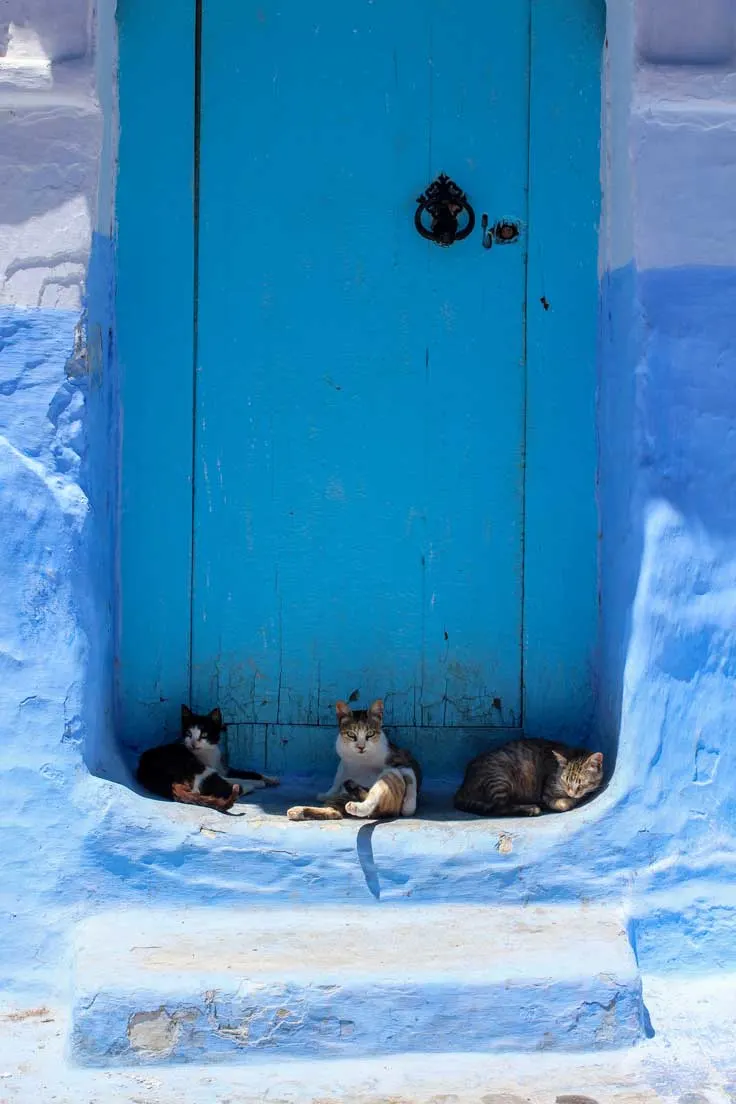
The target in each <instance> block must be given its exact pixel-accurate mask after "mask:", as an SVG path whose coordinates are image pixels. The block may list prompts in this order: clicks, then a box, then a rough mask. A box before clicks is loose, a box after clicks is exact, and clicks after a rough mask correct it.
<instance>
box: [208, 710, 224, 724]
mask: <svg viewBox="0 0 736 1104" xmlns="http://www.w3.org/2000/svg"><path fill="white" fill-rule="evenodd" d="M210 720H211V721H212V723H213V724H216V725H217V726H218V727H219V728H222V713H221V712H220V707H219V705H216V706H215V708H214V709H212V710H211V711H210Z"/></svg>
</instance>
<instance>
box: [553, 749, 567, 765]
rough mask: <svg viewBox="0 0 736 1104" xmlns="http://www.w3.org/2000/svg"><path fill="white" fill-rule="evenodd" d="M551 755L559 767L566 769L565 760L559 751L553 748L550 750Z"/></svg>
mask: <svg viewBox="0 0 736 1104" xmlns="http://www.w3.org/2000/svg"><path fill="white" fill-rule="evenodd" d="M552 754H553V755H554V757H555V759H556V760H557V762H558V763H559V764H560V766H561V767H566V766H567V759H566V758H565V756H564V755H563V754H562V752H561V751H555V750H554V748H553V749H552Z"/></svg>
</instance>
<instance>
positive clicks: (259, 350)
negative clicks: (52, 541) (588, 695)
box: [193, 0, 529, 767]
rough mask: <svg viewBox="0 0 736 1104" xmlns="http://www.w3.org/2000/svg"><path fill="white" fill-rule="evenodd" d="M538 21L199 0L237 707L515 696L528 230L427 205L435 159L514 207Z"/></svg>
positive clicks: (209, 663)
mask: <svg viewBox="0 0 736 1104" xmlns="http://www.w3.org/2000/svg"><path fill="white" fill-rule="evenodd" d="M528 42H529V31H528V3H520V4H518V5H513V6H509V5H504V4H502V3H500V0H496V2H495V3H492V4H488V3H486V2H485V0H477V2H476V3H473V4H471V5H469V6H468V5H467V4H466V5H463V4H462V3H461V2H460V0H433V2H432V3H428V2H427V0H411V3H409V2H408V0H407V3H406V4H404V5H403V6H402V7H401V10H400V11H398V10H396V9H394V8H392V7H390V6H389V5H385V4H379V3H377V4H374V5H371V4H365V3H364V2H363V0H349V2H347V0H346V2H342V3H338V2H337V0H320V2H319V3H313V4H310V5H309V6H305V5H303V4H299V3H297V2H296V0H286V3H284V4H282V5H281V6H280V7H278V8H276V9H271V8H268V7H264V6H263V5H262V4H260V3H256V2H255V0H244V2H236V0H220V2H215V0H207V2H206V3H205V5H204V19H203V33H202V147H201V150H202V176H201V208H200V259H201V263H200V277H201V279H200V289H199V322H200V327H199V342H198V357H197V373H198V375H197V378H198V386H197V456H196V477H195V478H196V487H195V517H196V525H195V561H196V562H195V572H194V599H193V600H194V617H193V626H194V639H193V657H194V668H193V685H194V690H195V698H196V701H197V702H198V703H199V704H202V705H203V704H205V703H206V702H207V701H209V700H211V699H212V698H213V697H215V696H216V697H217V698H218V700H219V701H220V702H221V704H222V705H223V707H224V708H225V709H226V711H227V715H228V718H229V719H231V720H237V721H239V722H241V724H242V726H243V727H244V726H245V725H248V724H250V725H251V726H263V725H265V724H268V725H269V730H270V731H272V730H273V729H274V727H280V728H281V729H282V730H283V729H286V728H289V729H291V730H292V731H296V730H297V729H298V728H299V727H300V726H304V728H305V729H310V730H311V729H312V728H314V727H316V726H318V725H319V724H326V725H329V726H330V730H331V728H332V726H333V724H334V701H335V698H336V697H347V696H348V695H349V694H350V692H351V691H352V690H357V691H359V692H360V696H361V697H362V698H370V697H375V696H378V695H381V696H385V697H386V700H387V714H388V716H389V717H390V719H391V720H392V721H393V722H394V723H397V724H404V725H412V724H416V725H425V726H429V725H431V726H435V727H444V726H461V727H465V726H468V725H478V726H488V727H491V726H503V725H516V724H518V723H519V714H520V682H521V631H520V616H521V518H522V510H521V498H522V494H521V491H522V487H521V472H522V469H521V444H522V432H523V413H524V405H523V400H524V378H523V376H524V363H523V325H524V312H523V301H524V290H525V284H524V278H525V265H524V245H523V241H520V242H518V243H517V244H516V245H514V246H510V247H508V248H507V249H501V248H498V249H495V250H493V251H492V252H489V251H487V250H484V249H483V248H482V246H481V238H480V225H478V227H477V229H476V233H475V235H473V236H472V238H470V239H468V240H467V241H464V242H461V243H458V244H457V245H455V246H454V247H453V248H452V249H444V250H443V249H438V247H437V246H436V245H434V244H430V243H428V242H426V241H425V240H424V239H423V238H421V237H420V236H419V235H418V234H417V232H416V229H415V227H414V213H415V210H416V196H417V195H418V194H419V193H420V192H421V191H422V190H423V189H424V188H426V187H427V185H428V184H429V183H430V182H431V179H432V177H433V176H434V175H435V174H436V173H437V172H439V171H440V170H445V171H448V172H450V173H451V174H452V175H453V176H454V177H456V178H457V180H458V182H459V184H460V185H461V186H462V187H464V188H466V189H467V190H468V192H469V194H470V195H471V199H472V202H473V203H475V204H476V208H477V214H478V219H479V221H480V215H481V213H482V211H483V210H488V211H489V213H490V214H491V217H492V218H493V219H494V220H495V218H501V217H507V218H519V219H521V220H522V221H525V217H526V183H527V176H528V172H527V169H528V166H527V155H528V143H527V131H526V128H527V124H528V109H527V94H528ZM254 104H257V109H254V108H253V107H252V106H251V105H254ZM234 105H237V110H233V106H234ZM305 739H306V736H305ZM290 740H291V737H290ZM296 743H297V738H296V736H295V737H294V739H293V740H291V747H290V751H289V758H290V762H291V764H292V767H293V766H294V765H297V766H299V765H301V766H303V765H304V762H305V761H306V759H307V758H308V753H307V749H306V748H305V749H304V750H303V752H301V753H300V749H299V748H297V747H296Z"/></svg>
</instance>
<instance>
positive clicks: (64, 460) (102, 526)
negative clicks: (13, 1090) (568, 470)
mask: <svg viewBox="0 0 736 1104" xmlns="http://www.w3.org/2000/svg"><path fill="white" fill-rule="evenodd" d="M16 7H17V8H18V9H19V10H18V11H17V13H16V14H15V16H14V22H13V24H12V26H11V27H10V28H9V29H8V32H7V35H6V36H5V37H7V39H8V44H7V52H6V54H5V57H4V58H3V59H2V61H1V62H0V107H1V108H2V128H3V141H2V143H1V144H0V166H1V171H2V179H3V198H4V204H3V212H2V215H1V216H0V221H1V222H2V225H1V226H0V261H1V263H2V270H3V277H2V315H1V317H0V323H1V325H2V331H1V338H2V348H1V349H0V394H1V396H2V398H1V400H0V418H1V419H2V429H1V430H0V433H1V434H2V437H1V439H0V448H1V450H2V464H3V496H2V506H1V509H2V519H1V521H0V555H1V557H2V564H3V601H2V604H1V609H2V613H1V615H0V617H1V620H0V625H1V629H2V643H1V652H2V663H3V690H2V693H3V703H4V707H5V708H4V709H3V733H2V742H1V743H0V748H1V750H0V761H1V762H2V765H3V769H4V776H5V779H6V782H7V784H6V787H5V794H4V802H3V808H4V815H3V817H2V820H3V824H4V826H6V825H7V827H6V832H5V835H6V836H7V837H8V839H10V840H12V847H11V846H6V847H4V848H3V851H2V855H1V856H0V908H1V909H2V933H3V938H2V940H0V985H1V986H2V990H3V993H4V999H5V1000H6V1001H9V1002H10V1003H11V1005H12V1006H13V1007H14V1008H16V1009H17V1008H20V1009H23V1008H28V1007H31V1006H36V1007H40V1006H42V1005H48V1006H49V1007H62V1006H63V1005H64V1003H65V1002H66V1001H67V1000H68V997H69V982H70V976H71V963H70V957H69V956H70V951H71V946H72V943H73V936H74V932H75V930H76V925H77V924H79V923H81V922H82V921H86V920H88V919H89V918H90V917H92V916H94V915H95V914H97V913H100V912H103V911H104V910H116V911H120V910H123V909H126V908H132V907H134V906H135V907H142V908H146V907H147V906H148V905H149V903H150V902H151V900H152V899H155V900H156V902H157V905H158V906H159V907H162V908H170V909H172V910H176V909H183V908H185V907H186V906H202V907H205V906H206V907H213V906H224V907H228V908H229V907H230V906H231V905H233V904H237V905H239V906H240V907H243V908H247V906H248V905H250V904H252V903H253V901H254V900H256V899H257V900H258V901H260V902H262V903H263V902H264V901H267V902H268V903H269V904H273V905H274V906H275V907H282V906H283V907H285V908H287V909H293V906H294V904H295V902H296V903H299V905H300V906H304V905H305V904H309V905H311V906H314V907H316V906H319V905H334V904H335V902H336V900H344V899H350V901H351V902H352V904H353V905H355V904H362V905H364V906H365V908H366V909H367V910H375V909H378V908H381V907H383V906H384V905H389V904H392V903H396V904H397V905H401V904H403V905H404V907H407V908H410V907H411V905H412V903H413V902H419V903H420V904H422V905H426V906H431V905H437V906H439V907H444V906H445V905H446V904H447V903H448V902H449V901H452V902H457V903H463V902H465V903H471V904H472V903H480V904H485V905H486V906H487V907H488V914H489V923H492V922H493V916H494V906H499V905H503V906H507V907H510V906H514V905H518V906H519V907H520V908H521V906H525V907H528V906H529V904H530V903H535V902H536V903H541V902H544V903H547V904H549V905H550V906H558V907H559V906H562V905H566V906H570V905H572V906H575V905H579V904H580V903H581V902H583V903H585V902H588V901H591V900H599V901H602V902H604V903H605V904H606V905H607V906H609V907H611V908H614V909H616V910H618V911H619V913H620V916H621V918H622V921H623V922H625V923H626V924H627V927H628V932H629V935H630V938H631V940H632V943H633V947H634V951H635V953H636V956H637V960H638V965H639V968H640V970H641V971H642V973H643V974H644V978H645V986H644V988H645V998H646V989H647V981H646V978H647V974H648V973H649V972H651V971H658V972H662V973H665V972H667V971H673V970H683V969H689V970H693V971H701V972H707V971H716V970H720V971H723V970H727V969H733V967H734V948H735V947H736V943H735V942H734V939H733V930H734V922H735V920H736V879H735V878H734V873H735V870H734V866H735V860H736V810H735V809H734V798H733V793H734V790H735V788H736V761H735V756H736V752H735V751H734V747H733V740H732V739H731V732H732V729H733V728H734V727H735V726H736V697H735V696H734V694H733V656H734V648H735V646H736V623H735V620H734V593H736V539H735V534H734V532H733V518H734V503H733V495H734V490H733V486H734V475H735V474H736V473H735V472H734V466H735V465H736V461H735V460H734V452H733V444H732V442H733V440H734V437H735V435H734V429H735V428H736V410H734V397H733V388H732V382H731V381H732V378H733V374H734V368H736V365H734V363H733V362H734V360H735V359H736V351H735V350H736V341H735V340H734V339H735V338H736V332H735V331H736V322H734V316H733V311H732V302H733V291H734V286H735V285H736V265H734V260H733V258H734V256H735V255H736V212H735V209H734V206H733V201H732V196H733V194H734V187H733V184H734V173H735V172H736V116H735V115H734V109H733V107H732V105H733V87H734V82H735V81H736V74H735V69H736V47H735V46H734V38H733V12H732V7H731V5H730V4H729V3H728V0H709V2H708V3H705V2H704V0H699V3H697V4H694V3H692V2H691V0H669V2H668V3H667V4H664V3H663V2H660V0H656V2H655V0H638V2H637V3H633V2H632V3H623V2H622V3H620V4H616V5H613V4H611V5H610V7H609V13H608V32H607V33H608V48H607V53H606V67H605V113H604V115H605V117H604V160H603V185H604V214H605V218H604V225H603V233H602V255H601V304H602V307H601V315H600V318H601V348H600V360H599V404H598V436H599V462H600V479H599V506H600V517H601V533H602V536H601V545H600V548H601V552H600V618H601V619H600V638H599V661H598V665H597V671H596V677H597V684H598V705H599V725H600V732H601V734H602V738H603V739H605V740H606V742H607V743H606V750H608V751H610V752H612V751H613V750H614V748H615V747H616V745H618V754H617V759H616V769H615V773H614V775H613V779H612V781H611V784H610V786H609V788H608V790H607V791H606V793H605V794H604V795H602V796H601V797H600V798H599V799H598V800H597V801H596V802H595V803H593V804H592V805H590V806H589V807H587V808H586V809H583V810H580V811H578V812H576V813H573V814H568V815H565V816H563V817H557V818H545V819H544V820H543V821H541V822H539V823H531V824H526V823H525V824H519V823H518V822H510V823H505V824H499V823H490V824H486V823H481V822H471V821H469V820H464V821H462V822H459V821H458V822H455V821H441V820H437V821H430V820H421V821H416V822H414V823H408V824H402V825H379V826H378V827H377V828H372V827H371V826H361V827H360V828H358V827H357V826H355V825H349V824H345V825H337V826H334V827H333V826H322V825H310V826H304V827H301V826H296V825H287V824H284V823H283V821H282V819H281V818H278V817H276V816H273V815H268V814H260V813H259V812H258V811H257V810H255V809H248V814H247V816H245V817H243V818H240V819H235V818H215V817H214V816H212V815H211V814H206V815H204V816H200V815H199V814H198V813H197V812H196V811H194V810H191V809H182V808H174V807H170V806H164V805H162V804H159V803H153V802H150V801H148V800H146V799H144V798H143V797H142V796H140V795H138V794H136V793H134V792H132V791H131V790H129V789H127V788H126V787H125V786H124V785H122V784H120V782H121V780H124V773H123V768H122V766H121V765H120V764H119V762H118V758H117V753H116V751H115V742H114V734H113V718H112V709H111V687H112V623H113V619H114V611H115V609H116V591H115V587H116V582H115V580H116V574H115V562H114V557H113V533H114V527H115V519H116V510H117V507H116V502H117V485H118V484H117V461H116V457H117V451H118V440H119V432H120V424H119V412H118V403H117V388H118V381H117V378H116V375H115V359H114V357H113V356H112V348H111V344H110V333H111V330H112V317H111V312H110V287H111V278H112V263H111V252H110V245H109V241H110V236H111V217H110V206H109V196H110V194H111V190H110V175H109V174H110V165H111V163H112V152H113V150H114V149H115V146H116V142H117V136H116V133H115V113H114V107H113V102H114V97H113V94H112V73H113V71H114V66H113V61H112V57H113V34H112V32H113V25H112V11H111V10H110V8H109V7H106V6H105V5H104V4H100V5H98V24H97V32H96V36H95V41H96V43H97V50H98V53H97V68H98V71H99V81H98V85H97V91H95V76H94V66H93V64H92V62H91V61H90V60H89V55H90V50H89V44H88V41H87V37H86V36H87V26H88V22H87V12H86V7H85V5H82V4H80V5H75V4H68V5H65V9H64V13H63V15H60V14H59V12H58V10H57V6H56V5H54V6H52V5H51V3H50V2H49V3H48V4H46V5H44V4H42V3H34V4H30V3H29V4H28V5H27V10H23V5H22V3H20V0H19V2H18V4H17V5H16ZM706 15H707V18H706ZM158 61H159V63H160V64H161V65H164V64H165V59H163V58H159V59H158ZM165 129H166V128H165V126H164V132H165ZM101 151H102V152H101ZM19 170H20V171H19ZM100 182H101V183H100ZM85 271H86V272H87V278H86V283H85V279H84V274H85ZM550 298H551V297H550ZM85 307H86V308H87V312H88V313H87V318H86V325H82V326H81V327H80V323H84V322H85V319H84V310H85ZM113 337H114V330H113ZM123 428H124V427H123ZM328 773H329V771H328V770H327V769H326V770H325V774H328ZM501 836H503V839H501V838H500V837H501ZM499 844H501V846H499ZM711 989H712V991H713V992H714V993H716V996H717V994H718V993H719V992H720V990H718V987H717V986H711ZM718 999H720V998H718ZM665 1005H666V1001H664V1000H663V1001H660V1004H659V1005H658V1007H659V1008H660V1009H661V1010H662V1015H664V1014H665V1012H664V1009H665ZM141 1011H143V1010H141ZM650 1014H651V1015H652V1017H653V1020H656V1012H654V1011H653V1010H652V1009H651V1008H650ZM654 1026H655V1030H656V1023H655V1025H654ZM655 1043H656V1040H655V1041H653V1043H652V1045H654V1044H655ZM647 1045H649V1044H645V1047H646V1046H647ZM434 1049H436V1044H435V1046H434ZM644 1049H645V1048H644ZM724 1077H725V1074H724ZM690 1088H691V1089H692V1091H695V1089H697V1088H698V1086H697V1084H694V1085H692V1086H690ZM561 1091H562V1090H561ZM17 1099H22V1097H17Z"/></svg>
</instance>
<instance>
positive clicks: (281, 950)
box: [71, 904, 644, 1067]
mask: <svg viewBox="0 0 736 1104" xmlns="http://www.w3.org/2000/svg"><path fill="white" fill-rule="evenodd" d="M74 989H75V994H74V1014H73V1025H72V1040H71V1049H72V1055H73V1057H74V1059H75V1060H76V1061H77V1062H78V1063H80V1064H82V1065H91V1066H98V1067H105V1066H115V1065H141V1064H143V1065H150V1064H157V1063H182V1062H196V1063H208V1062H253V1061H258V1060H259V1058H260V1060H262V1061H264V1060H269V1059H270V1060H271V1061H281V1060H282V1059H284V1058H287V1057H293V1058H305V1057H308V1058H324V1057H340V1058H355V1057H363V1056H369V1055H373V1056H375V1055H390V1054H398V1053H409V1052H417V1051H418V1052H437V1051H453V1052H459V1051H464V1052H493V1051H529V1050H539V1049H558V1050H597V1049H602V1048H606V1047H621V1046H628V1045H631V1044H633V1043H635V1042H637V1041H638V1040H639V1039H640V1038H641V1037H642V1035H643V1024H644V1009H643V1004H642V996H641V981H640V978H639V974H638V970H637V966H636V962H635V959H634V955H633V952H632V949H631V946H630V943H629V940H628V938H627V935H626V931H625V929H624V926H623V923H622V922H621V919H620V918H619V916H618V915H617V914H616V912H615V911H614V910H606V909H600V908H578V907H566V906H559V907H534V906H528V907H515V908H488V907H475V906H468V905H457V906H447V905H418V906H413V905H411V904H408V905H385V906H384V905H379V904H376V905H373V906H365V907H355V906H352V905H351V906H344V907H341V906H339V905H336V906H330V907H313V908H304V907H298V908H294V909H293V910H292V909H289V908H284V907H276V908H265V907H262V906H259V907H254V908H253V909H248V910H233V911H227V910H225V909H222V908H221V907H217V908H211V909H201V908H200V909H191V910H187V909H185V910H178V911H175V912H171V911H166V912H158V911H155V910H145V911H137V910H136V911H132V910H120V911H118V912H115V913H103V914H99V915H97V916H95V917H93V918H91V919H89V920H86V921H84V922H83V923H82V924H80V925H79V927H78V929H77V938H76V947H75V958H74Z"/></svg>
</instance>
